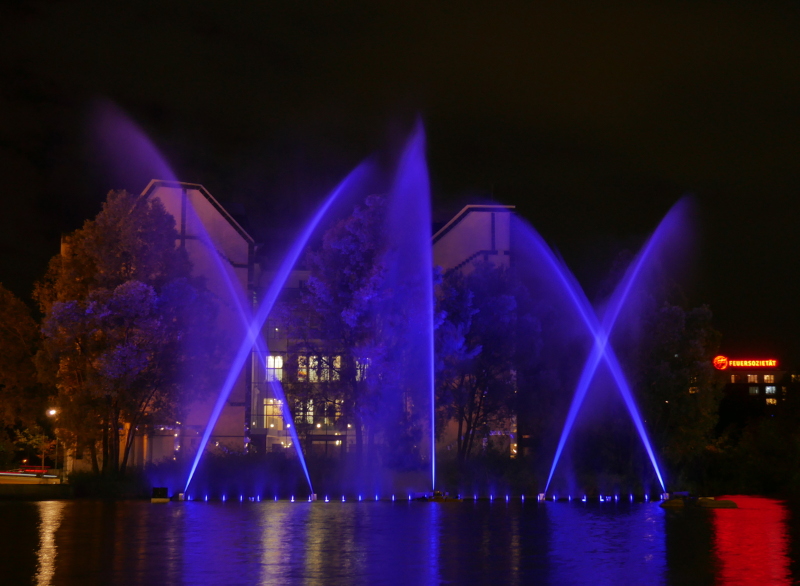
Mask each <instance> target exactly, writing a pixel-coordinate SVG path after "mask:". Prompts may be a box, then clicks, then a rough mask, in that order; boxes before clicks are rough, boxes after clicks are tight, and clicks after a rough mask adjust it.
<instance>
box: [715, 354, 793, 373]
mask: <svg viewBox="0 0 800 586" xmlns="http://www.w3.org/2000/svg"><path fill="white" fill-rule="evenodd" d="M777 367H778V361H777V360H776V359H775V358H760V359H747V360H733V359H730V358H728V357H727V356H717V357H715V358H714V368H716V369H717V370H725V369H726V368H777Z"/></svg>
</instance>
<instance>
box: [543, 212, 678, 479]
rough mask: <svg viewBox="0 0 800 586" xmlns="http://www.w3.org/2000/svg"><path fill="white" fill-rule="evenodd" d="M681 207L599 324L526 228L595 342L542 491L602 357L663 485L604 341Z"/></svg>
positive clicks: (574, 284)
mask: <svg viewBox="0 0 800 586" xmlns="http://www.w3.org/2000/svg"><path fill="white" fill-rule="evenodd" d="M684 207H685V205H684V204H683V203H682V202H679V203H678V204H676V205H675V206H674V207H673V209H672V210H670V212H669V213H668V214H667V216H666V217H665V218H664V220H663V221H662V222H661V224H660V225H659V227H658V229H657V230H656V232H655V233H654V234H653V236H652V237H651V238H650V239H649V240H648V242H647V244H646V245H645V247H644V249H643V250H642V252H641V253H640V254H639V255H638V257H637V258H636V260H635V262H634V263H633V264H632V265H631V267H629V269H628V271H627V272H626V274H625V277H624V278H623V281H622V282H621V283H620V285H619V286H618V287H617V289H616V291H615V293H614V295H613V296H612V299H611V303H610V305H609V307H608V309H607V311H606V312H605V314H604V316H603V317H604V319H603V323H602V325H601V324H600V323H599V322H598V320H597V316H596V314H595V312H594V311H593V309H592V307H591V304H590V303H589V301H588V299H586V296H585V294H584V293H583V290H582V289H581V288H580V286H579V285H578V283H577V281H575V279H574V277H573V276H572V275H571V273H570V272H569V270H568V269H567V268H566V266H564V265H563V263H562V262H560V261H559V260H558V259H557V258H556V256H555V254H554V253H553V252H552V250H551V249H550V248H549V247H548V246H547V244H545V242H544V241H543V240H542V239H541V237H540V236H539V235H538V233H536V232H535V231H534V230H533V229H530V231H529V236H530V237H531V238H532V241H533V244H534V246H535V247H536V248H537V250H538V252H539V253H540V254H541V256H542V258H543V260H545V262H546V263H547V265H548V268H549V269H550V270H551V271H552V273H553V274H554V275H555V276H556V280H557V281H558V282H559V283H560V285H561V287H562V288H563V290H564V291H565V292H566V293H567V296H568V298H569V299H570V300H571V301H572V304H573V306H574V308H575V309H576V310H577V311H578V314H579V315H580V316H581V319H582V321H583V322H584V324H585V325H586V326H587V328H588V329H589V331H590V332H591V334H592V336H593V338H594V342H595V343H594V345H593V347H592V350H591V353H590V355H589V357H588V358H587V360H586V363H585V364H584V368H583V371H582V372H581V376H580V379H579V381H578V385H577V387H576V390H575V394H574V396H573V400H572V404H571V405H570V409H569V413H568V414H567V419H566V422H565V424H564V428H563V430H562V433H561V437H560V439H559V444H558V448H557V449H556V454H555V457H554V459H553V464H552V466H551V469H550V474H549V476H548V479H547V485H546V487H545V493H546V492H547V489H548V488H549V486H550V482H551V480H552V478H553V473H554V472H555V469H556V466H557V464H558V460H559V458H560V456H561V452H562V450H563V448H564V445H565V443H566V440H567V438H568V437H569V434H570V431H571V429H572V426H573V424H574V422H575V419H576V417H577V414H578V411H579V409H580V406H581V404H582V403H583V400H584V398H585V396H586V392H587V390H588V387H589V384H590V383H591V381H592V379H593V378H594V374H595V372H596V370H597V367H598V365H599V363H600V361H601V360H605V362H606V364H607V366H608V367H609V370H610V372H611V374H612V377H613V378H614V382H615V383H616V385H617V388H618V390H619V392H620V394H621V395H622V398H623V401H624V403H625V406H626V407H627V409H628V412H629V414H630V415H631V418H632V420H633V422H634V425H635V427H636V430H637V432H638V433H639V435H640V437H641V439H642V442H643V444H644V447H645V450H646V451H647V454H648V456H649V458H650V461H651V463H652V464H653V469H654V470H655V472H656V475H657V476H658V480H659V482H660V483H661V486H662V488H664V480H663V478H662V475H661V471H660V469H659V467H658V463H657V462H656V458H655V454H654V453H653V450H652V447H651V445H650V441H649V438H648V436H647V432H646V430H645V428H644V425H643V423H642V420H641V417H640V416H639V412H638V409H637V408H636V403H635V401H634V399H633V395H632V393H631V391H630V387H629V385H628V382H627V380H626V379H625V376H624V375H623V373H622V368H621V366H620V364H619V362H618V360H617V358H616V354H615V353H614V351H613V349H612V348H610V347H609V346H608V344H607V342H608V337H609V335H610V333H611V331H612V329H613V327H614V325H615V323H616V320H617V317H618V316H619V313H620V311H621V309H622V307H623V306H624V304H625V302H626V300H627V298H628V295H629V293H630V291H631V288H632V287H633V284H634V282H635V281H636V279H637V277H638V275H639V273H640V271H641V269H642V266H643V265H644V263H645V261H646V260H647V259H648V257H649V256H650V255H651V253H652V251H653V249H654V248H655V247H656V246H658V245H660V243H661V241H662V240H663V236H664V233H665V232H667V229H668V227H670V226H671V224H672V223H673V222H675V221H676V219H675V216H677V215H678V214H680V213H682V211H683V208H684ZM665 490H666V489H665Z"/></svg>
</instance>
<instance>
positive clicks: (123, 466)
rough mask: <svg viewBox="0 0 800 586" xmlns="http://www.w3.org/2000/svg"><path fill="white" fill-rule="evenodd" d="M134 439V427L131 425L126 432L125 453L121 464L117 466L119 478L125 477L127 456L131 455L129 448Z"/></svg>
mask: <svg viewBox="0 0 800 586" xmlns="http://www.w3.org/2000/svg"><path fill="white" fill-rule="evenodd" d="M135 437H136V425H135V424H134V423H131V426H130V429H129V430H128V436H127V437H126V438H125V451H124V452H123V454H122V462H121V463H120V465H119V477H120V478H124V477H125V470H126V469H127V467H128V455H129V454H130V453H131V447H132V446H133V440H134V439H135Z"/></svg>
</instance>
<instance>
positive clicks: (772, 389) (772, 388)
mask: <svg viewBox="0 0 800 586" xmlns="http://www.w3.org/2000/svg"><path fill="white" fill-rule="evenodd" d="M765 390H766V393H767V394H768V395H774V394H775V385H767V388H766V389H765Z"/></svg>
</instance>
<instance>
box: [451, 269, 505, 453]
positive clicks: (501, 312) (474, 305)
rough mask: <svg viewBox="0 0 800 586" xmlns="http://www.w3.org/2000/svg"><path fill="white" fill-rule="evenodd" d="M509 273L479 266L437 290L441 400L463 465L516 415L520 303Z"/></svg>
mask: <svg viewBox="0 0 800 586" xmlns="http://www.w3.org/2000/svg"><path fill="white" fill-rule="evenodd" d="M513 293H514V292H513V287H512V283H511V279H510V276H509V275H508V271H507V270H506V269H504V268H500V267H496V266H494V265H492V264H491V263H488V262H487V263H481V264H479V265H477V266H476V267H475V270H474V271H473V272H471V273H470V274H468V275H467V276H464V275H462V274H461V273H460V272H458V271H453V272H451V273H449V274H448V275H446V276H445V277H444V278H443V280H442V283H441V285H440V287H439V290H438V295H437V298H438V308H439V311H440V312H441V322H440V325H439V327H438V328H437V335H436V339H437V357H438V359H437V370H438V384H437V390H438V400H439V405H440V408H441V409H442V411H443V412H444V414H445V416H446V418H448V419H450V418H453V419H455V421H456V424H457V428H458V431H457V439H456V443H457V454H458V460H459V462H462V463H463V462H464V461H466V460H467V459H469V457H470V455H471V454H472V453H473V450H474V448H475V442H476V440H478V439H482V438H484V437H487V436H488V433H489V428H490V427H491V426H492V425H493V424H495V425H496V424H499V423H501V424H504V425H505V426H506V427H509V425H508V420H509V418H510V417H511V416H512V415H513V413H514V398H515V397H514V395H515V393H516V365H515V357H516V336H515V333H516V329H517V301H516V298H515V296H514V294H513Z"/></svg>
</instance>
